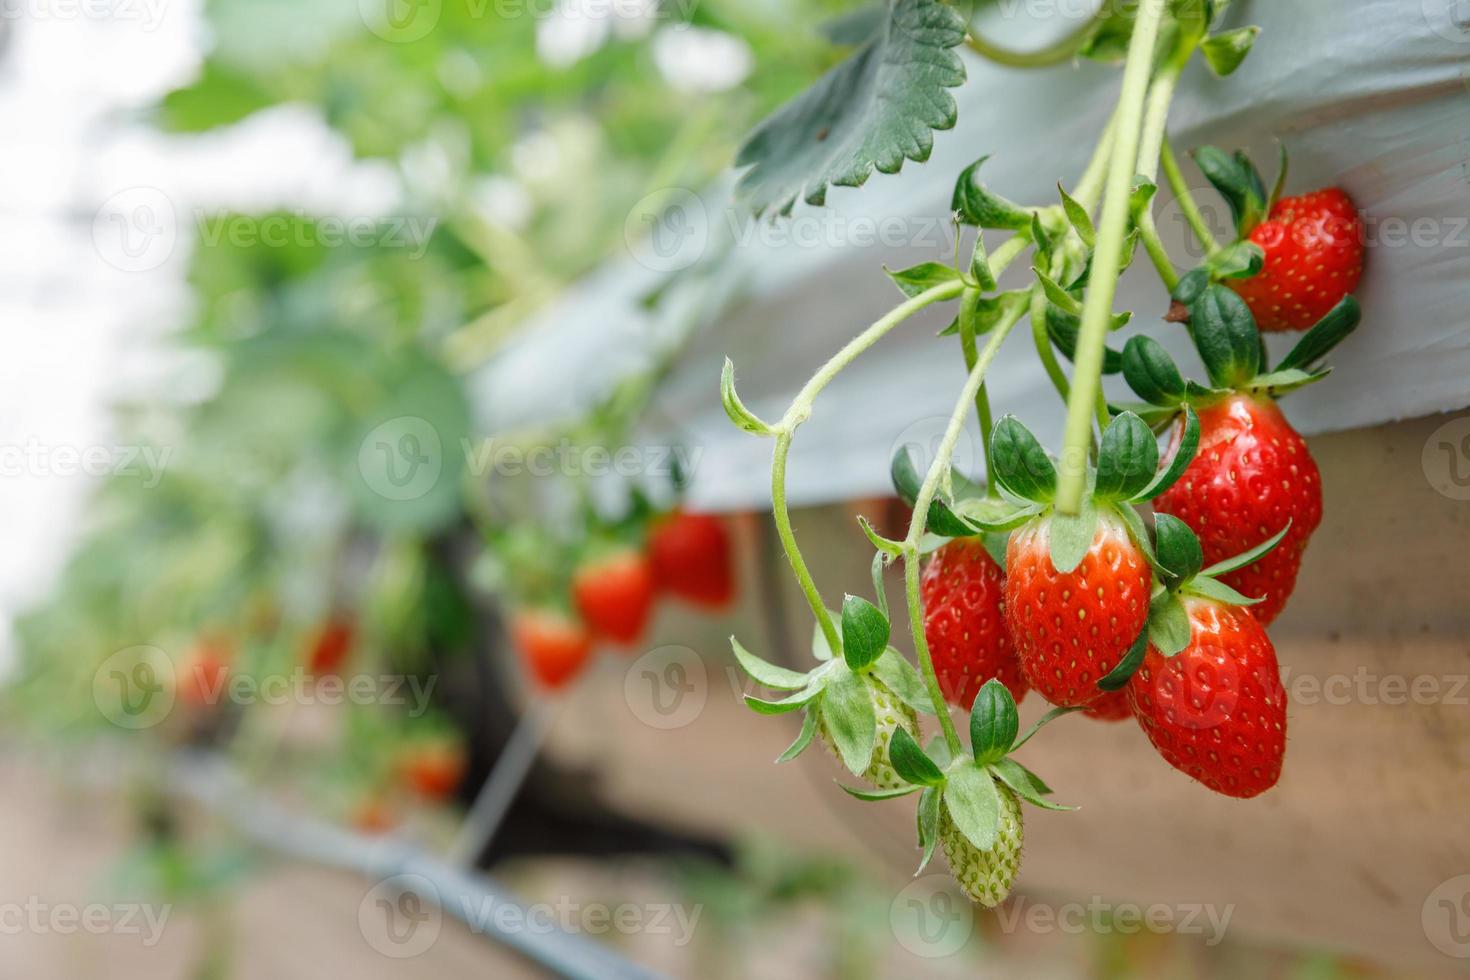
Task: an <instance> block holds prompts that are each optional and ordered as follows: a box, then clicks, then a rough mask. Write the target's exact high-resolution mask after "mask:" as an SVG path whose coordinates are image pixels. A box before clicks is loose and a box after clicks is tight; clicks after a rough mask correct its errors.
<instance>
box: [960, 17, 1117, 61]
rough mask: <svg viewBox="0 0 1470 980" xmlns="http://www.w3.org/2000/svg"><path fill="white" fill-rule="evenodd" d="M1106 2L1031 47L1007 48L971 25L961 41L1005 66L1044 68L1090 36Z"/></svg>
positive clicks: (1078, 47)
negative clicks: (1063, 34)
mask: <svg viewBox="0 0 1470 980" xmlns="http://www.w3.org/2000/svg"><path fill="white" fill-rule="evenodd" d="M1106 9H1107V5H1106V4H1104V5H1103V9H1102V10H1099V11H1098V12H1097V13H1096V14H1094V15H1093V17H1092V19H1091V20H1089V21H1088V22H1087V23H1085V24H1083V25H1082V26H1081V27H1079V28H1077V30H1075V31H1073V32H1072V33H1071V34H1068V35H1067V36H1066V37H1064V38H1062V39H1061V40H1059V41H1056V42H1055V43H1053V44H1048V45H1047V46H1046V47H1044V48H1039V49H1037V50H1035V51H1016V50H1015V49H1013V48H1007V47H1004V46H1002V45H999V44H995V43H994V42H992V41H988V40H986V39H985V38H983V37H981V36H980V35H979V34H977V33H976V32H975V31H974V30H973V29H971V31H970V32H969V33H968V34H967V35H965V43H966V44H967V45H969V46H970V49H971V50H972V51H975V52H977V53H979V54H981V55H983V56H984V57H986V58H988V59H990V60H991V61H994V62H995V63H996V64H1000V65H1005V66H1006V67H1008V68H1046V67H1048V66H1049V65H1059V64H1061V63H1062V62H1064V61H1067V60H1068V59H1070V58H1072V57H1073V56H1074V55H1076V54H1077V52H1078V51H1080V50H1081V49H1082V45H1083V44H1085V43H1086V42H1087V39H1088V38H1089V37H1091V36H1092V31H1093V28H1095V27H1096V26H1097V23H1098V21H1099V20H1101V19H1102V17H1103V14H1104V11H1105V10H1106Z"/></svg>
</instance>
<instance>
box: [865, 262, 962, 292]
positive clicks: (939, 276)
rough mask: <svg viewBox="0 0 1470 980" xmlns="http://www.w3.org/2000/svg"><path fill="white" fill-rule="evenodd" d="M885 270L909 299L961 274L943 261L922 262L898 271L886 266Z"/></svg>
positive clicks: (957, 277) (958, 277)
mask: <svg viewBox="0 0 1470 980" xmlns="http://www.w3.org/2000/svg"><path fill="white" fill-rule="evenodd" d="M883 271H884V273H886V274H887V276H888V278H889V279H892V280H893V284H894V285H895V286H897V287H898V288H899V291H900V292H902V293H903V294H904V295H905V296H907V297H908V298H909V299H913V298H914V297H915V296H918V295H919V294H920V293H924V292H928V291H929V290H931V289H933V288H934V287H935V286H942V285H944V284H945V283H948V282H956V281H958V280H959V279H960V274H959V273H958V272H956V271H955V269H954V267H953V266H948V265H945V264H944V263H943V262H920V263H919V264H918V265H911V266H909V267H908V268H907V269H900V270H898V271H897V272H895V271H894V270H892V269H890V268H888V267H887V266H884V267H883Z"/></svg>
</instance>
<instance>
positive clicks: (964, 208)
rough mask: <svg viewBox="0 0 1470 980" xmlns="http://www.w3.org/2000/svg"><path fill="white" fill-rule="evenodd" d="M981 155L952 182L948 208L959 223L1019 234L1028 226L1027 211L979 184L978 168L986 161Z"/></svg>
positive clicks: (1029, 212)
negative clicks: (1008, 230) (952, 188)
mask: <svg viewBox="0 0 1470 980" xmlns="http://www.w3.org/2000/svg"><path fill="white" fill-rule="evenodd" d="M989 159H990V157H989V156H983V157H981V158H980V159H979V160H976V161H975V162H974V163H972V164H970V165H969V166H968V167H966V168H965V169H964V170H963V171H961V173H960V176H959V179H958V180H956V181H955V185H954V196H953V197H952V198H951V200H950V209H951V210H953V211H954V212H955V214H956V215H958V217H959V220H960V222H961V223H962V224H967V225H975V226H977V227H980V228H1009V229H1011V230H1012V231H1023V230H1025V229H1027V228H1030V227H1031V211H1030V210H1029V209H1028V208H1023V207H1021V205H1019V204H1016V203H1014V202H1012V201H1008V200H1006V199H1005V198H1003V197H1001V196H1000V195H998V194H993V193H991V192H990V190H989V189H988V188H987V187H986V186H985V185H984V184H982V183H981V182H980V167H981V166H982V165H983V164H984V163H985V161H986V160H989Z"/></svg>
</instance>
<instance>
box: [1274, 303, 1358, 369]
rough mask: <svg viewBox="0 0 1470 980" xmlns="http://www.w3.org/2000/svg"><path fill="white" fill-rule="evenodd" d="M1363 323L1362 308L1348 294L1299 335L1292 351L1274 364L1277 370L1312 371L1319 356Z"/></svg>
mask: <svg viewBox="0 0 1470 980" xmlns="http://www.w3.org/2000/svg"><path fill="white" fill-rule="evenodd" d="M1362 322H1363V308H1362V307H1361V306H1360V305H1358V301H1357V300H1356V299H1354V298H1353V297H1351V296H1344V297H1343V298H1342V301H1341V302H1340V303H1338V304H1337V305H1336V306H1334V307H1333V308H1332V309H1331V310H1330V311H1328V313H1327V315H1326V316H1324V317H1323V318H1322V319H1320V320H1318V321H1317V324H1316V326H1314V327H1312V329H1310V330H1308V331H1307V332H1306V333H1305V334H1303V335H1302V339H1301V340H1299V341H1297V345H1296V346H1295V347H1293V348H1292V349H1291V352H1290V353H1289V354H1287V355H1286V356H1285V357H1284V358H1282V359H1281V363H1280V364H1278V365H1276V371H1277V372H1280V371H1287V370H1291V369H1293V368H1299V369H1301V370H1303V371H1311V370H1312V369H1313V368H1314V367H1316V365H1317V364H1318V363H1320V362H1321V360H1322V358H1324V357H1326V356H1327V355H1328V354H1329V353H1331V351H1332V349H1333V348H1334V347H1336V346H1337V345H1338V344H1340V343H1342V342H1343V341H1344V340H1346V339H1347V338H1348V336H1349V335H1350V334H1351V333H1352V332H1353V331H1354V330H1356V329H1358V324H1360V323H1362Z"/></svg>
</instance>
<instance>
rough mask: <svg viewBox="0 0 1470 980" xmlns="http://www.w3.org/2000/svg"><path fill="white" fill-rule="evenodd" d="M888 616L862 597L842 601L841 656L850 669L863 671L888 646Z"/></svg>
mask: <svg viewBox="0 0 1470 980" xmlns="http://www.w3.org/2000/svg"><path fill="white" fill-rule="evenodd" d="M889 629H890V627H889V623H888V617H887V616H885V615H883V611H882V610H881V609H879V608H878V607H877V606H875V605H873V604H872V603H871V602H869V601H868V600H867V599H864V598H863V597H862V596H855V595H849V596H847V597H845V598H844V599H843V600H842V656H843V658H844V659H845V660H846V661H847V666H848V667H849V668H851V669H852V670H855V671H856V670H863V669H865V668H867V667H868V666H869V665H870V664H872V663H873V661H875V660H877V659H878V657H879V656H881V655H882V653H883V651H884V650H886V649H888V633H889Z"/></svg>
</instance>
